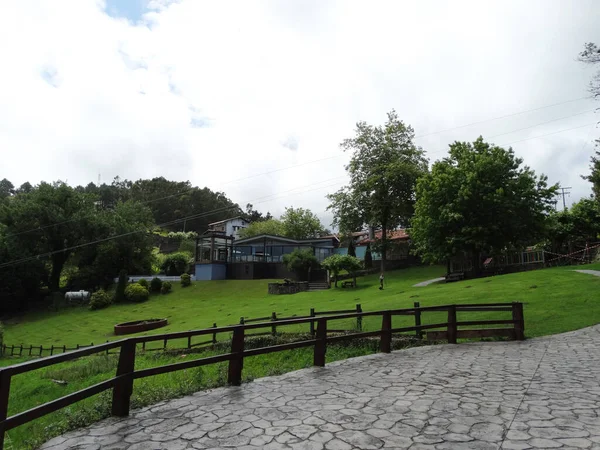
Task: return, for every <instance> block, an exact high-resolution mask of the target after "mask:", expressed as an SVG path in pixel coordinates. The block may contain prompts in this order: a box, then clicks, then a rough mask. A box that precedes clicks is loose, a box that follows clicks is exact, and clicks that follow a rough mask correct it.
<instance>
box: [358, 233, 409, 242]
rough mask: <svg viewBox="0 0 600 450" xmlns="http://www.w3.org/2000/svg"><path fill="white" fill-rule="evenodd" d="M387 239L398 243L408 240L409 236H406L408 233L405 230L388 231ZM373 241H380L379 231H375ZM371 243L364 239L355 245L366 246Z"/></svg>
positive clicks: (369, 240)
mask: <svg viewBox="0 0 600 450" xmlns="http://www.w3.org/2000/svg"><path fill="white" fill-rule="evenodd" d="M387 238H388V240H390V241H400V240H408V239H409V238H410V236H409V235H408V233H407V232H406V230H392V231H388V232H387ZM375 239H376V240H377V239H381V231H376V232H375ZM371 242H372V241H371V239H368V238H367V239H364V240H362V241H359V242H358V243H357V244H356V245H367V244H370V243H371Z"/></svg>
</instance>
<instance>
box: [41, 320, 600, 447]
mask: <svg viewBox="0 0 600 450" xmlns="http://www.w3.org/2000/svg"><path fill="white" fill-rule="evenodd" d="M598 371H600V325H599V326H594V327H590V328H586V329H583V330H578V331H575V332H571V333H565V334H562V335H556V336H551V337H544V338H538V339H530V340H527V341H524V342H485V343H484V342H480V343H469V344H460V345H438V346H428V347H418V348H411V349H406V350H401V351H398V352H392V353H391V354H376V355H369V356H366V357H361V358H353V359H349V360H345V361H338V362H335V363H331V364H328V365H327V366H326V367H325V368H311V369H305V370H301V371H297V372H293V373H289V374H285V375H282V376H278V377H269V378H264V379H259V380H256V381H255V382H253V383H248V384H244V385H242V386H241V387H235V388H234V387H231V388H218V389H214V390H211V391H207V392H198V393H196V394H193V395H189V396H186V397H183V398H180V399H175V400H170V401H163V402H160V403H158V404H156V405H153V406H151V407H147V408H143V409H139V410H137V411H132V412H131V416H130V417H126V418H110V419H106V420H104V421H101V422H98V423H96V424H94V425H93V426H91V427H89V428H86V429H81V430H77V431H74V432H69V433H67V434H65V435H63V436H61V437H57V438H55V439H52V440H51V441H48V442H47V443H46V444H44V445H43V446H42V447H41V449H42V450H67V449H71V450H73V449H79V450H83V449H86V450H141V449H151V450H157V449H167V448H168V449H174V450H178V449H184V448H197V449H211V448H213V449H217V448H221V449H223V448H239V449H240V450H259V449H267V450H274V449H286V450H290V449H291V450H294V449H298V450H310V449H325V450H354V449H383V448H384V449H395V448H398V449H400V448H403V449H406V448H410V449H411V450H420V449H421V450H431V449H435V450H446V449H448V450H450V449H451V450H457V449H458V450H460V449H477V450H487V449H490V450H491V449H495V450H497V449H498V448H503V449H511V450H526V449H536V448H547V449H549V448H562V449H564V450H567V449H582V448H583V449H585V448H600V417H599V415H600V383H599V381H598V378H597V373H598Z"/></svg>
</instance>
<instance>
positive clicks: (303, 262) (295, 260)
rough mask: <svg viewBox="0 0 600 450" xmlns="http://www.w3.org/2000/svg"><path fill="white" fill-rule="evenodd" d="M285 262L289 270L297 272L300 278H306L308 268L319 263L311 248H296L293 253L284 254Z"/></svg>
mask: <svg viewBox="0 0 600 450" xmlns="http://www.w3.org/2000/svg"><path fill="white" fill-rule="evenodd" d="M283 263H284V264H285V265H286V267H287V268H288V270H291V271H292V272H296V275H297V276H298V279H299V280H301V279H306V275H307V272H308V269H310V268H312V267H317V266H318V265H319V262H318V261H317V258H316V256H315V255H314V254H313V252H312V250H309V249H302V250H300V249H296V250H294V251H293V252H292V253H289V254H287V255H283Z"/></svg>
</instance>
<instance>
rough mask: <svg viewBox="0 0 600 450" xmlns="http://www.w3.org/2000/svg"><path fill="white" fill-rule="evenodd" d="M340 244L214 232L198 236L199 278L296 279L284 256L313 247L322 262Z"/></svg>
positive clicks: (328, 239)
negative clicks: (242, 237)
mask: <svg viewBox="0 0 600 450" xmlns="http://www.w3.org/2000/svg"><path fill="white" fill-rule="evenodd" d="M338 244H339V240H338V239H337V238H336V237H333V236H332V237H324V238H314V239H290V238H286V237H282V236H273V235H266V234H264V235H260V236H253V237H250V238H246V239H239V240H238V239H233V238H232V237H231V236H227V235H224V234H222V233H221V232H220V231H210V232H207V233H205V234H204V235H202V236H201V237H199V238H198V239H197V245H196V279H197V280H223V279H226V278H228V279H245V280H248V279H264V278H292V277H294V274H293V273H291V272H289V271H288V269H287V268H286V267H285V264H284V263H283V256H284V255H286V254H289V253H292V252H293V251H294V250H296V249H310V250H311V251H312V252H313V254H314V255H315V256H316V257H317V260H318V261H323V260H324V259H325V258H327V257H328V256H330V255H332V254H333V252H334V249H335V248H336V247H337V245H338Z"/></svg>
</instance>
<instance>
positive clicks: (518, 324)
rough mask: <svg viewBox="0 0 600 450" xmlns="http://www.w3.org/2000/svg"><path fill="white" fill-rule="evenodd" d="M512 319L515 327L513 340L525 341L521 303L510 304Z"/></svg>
mask: <svg viewBox="0 0 600 450" xmlns="http://www.w3.org/2000/svg"><path fill="white" fill-rule="evenodd" d="M512 319H513V322H514V326H515V339H516V340H517V341H523V340H524V339H525V320H524V318H523V303H517V302H514V303H513V304H512Z"/></svg>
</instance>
